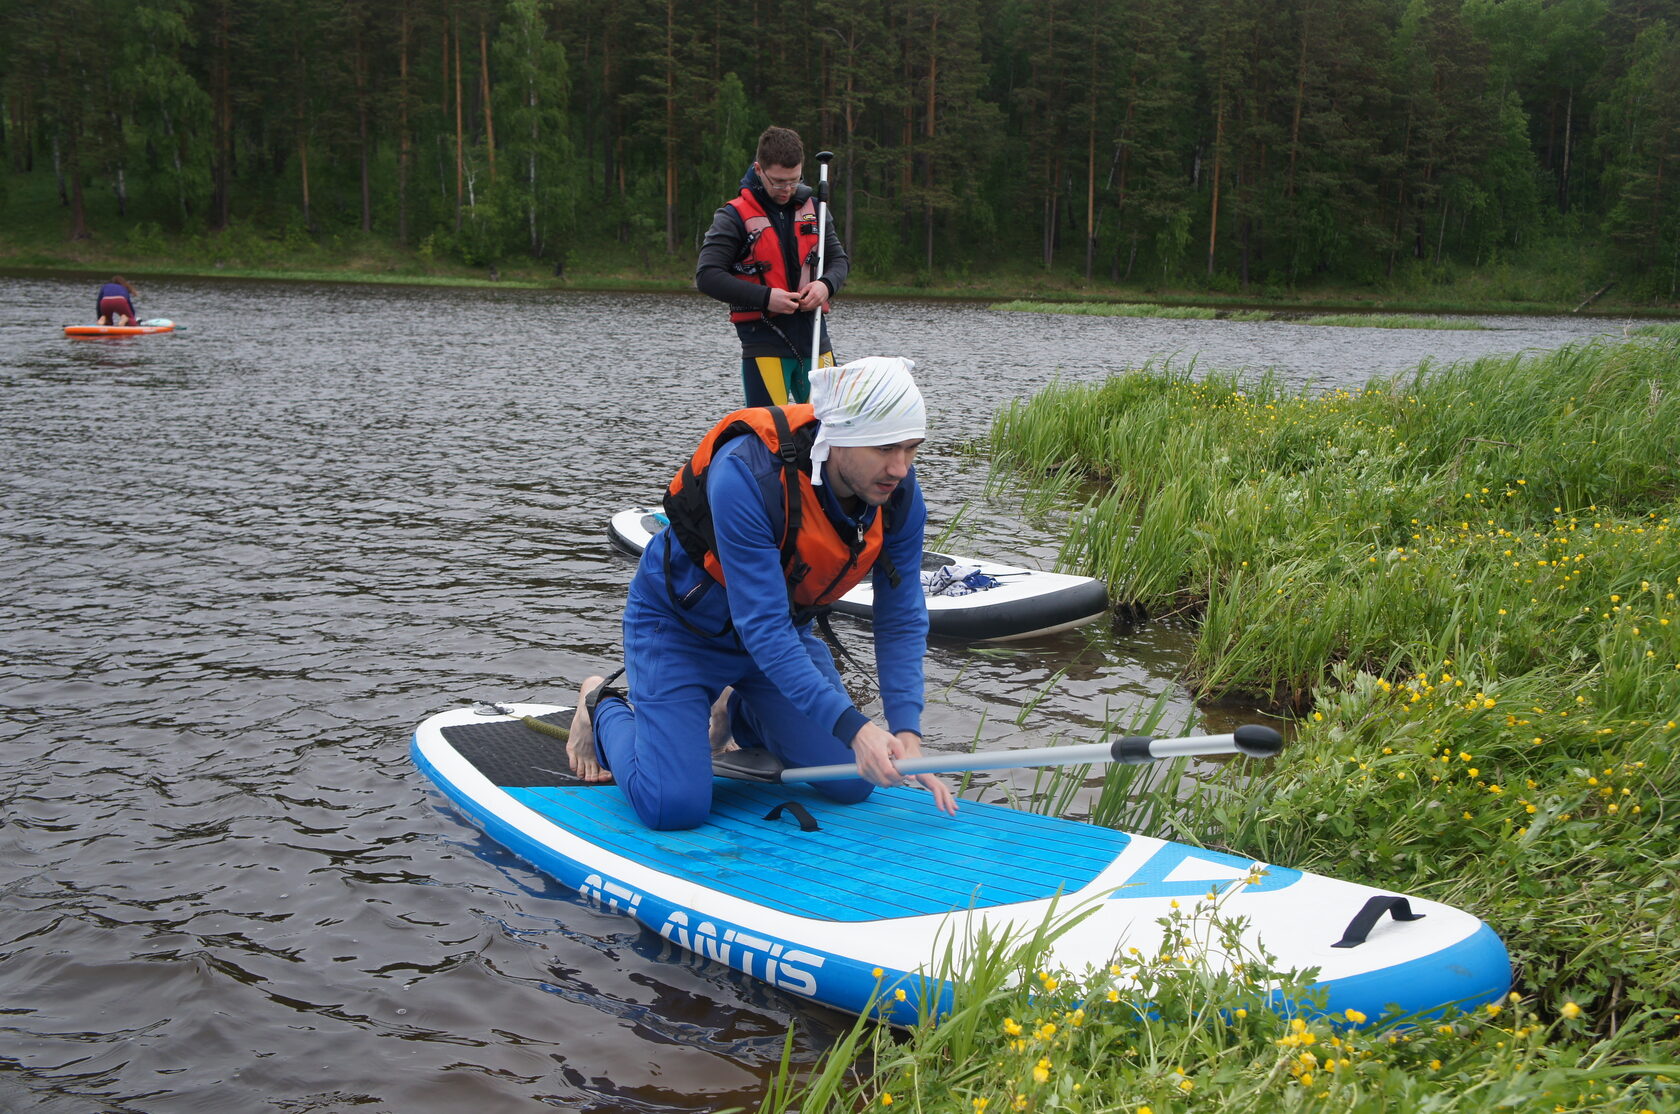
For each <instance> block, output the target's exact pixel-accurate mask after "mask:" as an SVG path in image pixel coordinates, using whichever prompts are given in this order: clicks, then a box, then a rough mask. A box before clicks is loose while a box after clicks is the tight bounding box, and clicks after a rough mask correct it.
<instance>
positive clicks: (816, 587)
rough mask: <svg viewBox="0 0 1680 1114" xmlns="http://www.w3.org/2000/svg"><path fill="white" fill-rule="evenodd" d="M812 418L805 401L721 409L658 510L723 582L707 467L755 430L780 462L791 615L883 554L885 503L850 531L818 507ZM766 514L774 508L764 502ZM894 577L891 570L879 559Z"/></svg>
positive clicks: (843, 589)
mask: <svg viewBox="0 0 1680 1114" xmlns="http://www.w3.org/2000/svg"><path fill="white" fill-rule="evenodd" d="M816 426H817V419H816V414H815V413H814V411H813V409H812V407H811V404H810V403H798V404H794V405H789V406H753V407H748V408H746V409H743V410H736V411H734V412H732V413H730V414H726V415H725V416H724V417H723V419H722V420H721V421H719V422H718V423H717V424H716V425H715V426H713V427H712V429H711V432H709V433H707V434H706V436H705V437H704V438H703V439H702V440H701V442H700V447H699V448H698V449H696V450H695V453H694V456H693V457H692V458H691V459H690V460H689V462H688V463H687V464H685V465H683V467H682V469H681V470H680V471H678V472H677V474H676V476H674V477H673V478H672V480H671V483H670V485H669V487H667V489H666V491H665V515H666V517H667V518H668V519H670V522H671V527H670V528H671V530H672V531H674V533H675V535H676V538H677V541H679V542H680V543H681V544H682V547H683V549H684V551H685V552H687V554H688V556H689V559H690V560H691V561H693V562H694V563H695V564H697V565H700V566H702V567H704V568H705V570H706V571H707V572H708V573H710V574H711V576H712V579H713V580H716V581H717V582H718V583H719V584H723V583H724V576H723V566H722V565H721V564H720V563H719V562H718V558H717V533H716V531H715V529H714V527H713V525H712V508H711V504H710V503H709V502H708V500H707V495H706V470H707V469H708V468H709V467H710V466H711V463H712V460H713V458H714V457H715V456H716V455H717V453H718V451H719V450H720V449H721V448H722V447H723V446H724V445H725V444H726V443H727V442H729V441H731V440H733V439H734V438H736V437H747V436H751V437H757V438H758V439H759V440H760V441H762V442H764V445H765V447H766V448H768V449H769V450H770V454H771V456H773V457H775V458H776V459H777V460H778V461H779V463H780V467H779V472H780V475H781V479H782V483H781V485H780V488H781V519H782V522H783V527H782V536H781V538H780V539H779V543H778V544H779V546H780V548H781V555H782V571H783V573H785V574H786V576H787V584H788V606H789V609H790V610H791V611H792V612H793V613H794V615H795V617H796V619H798V618H802V617H803V616H804V615H805V614H807V613H810V612H812V611H815V610H820V609H823V608H826V607H827V606H828V605H829V604H831V603H833V602H834V601H835V600H837V599H839V598H840V597H841V596H843V595H845V594H846V593H847V592H849V591H851V590H852V588H854V587H856V586H857V585H858V584H859V583H860V582H862V580H863V578H864V577H865V576H867V575H869V572H870V570H871V569H872V568H873V567H874V565H875V562H876V561H877V560H882V561H883V562H884V561H885V555H884V554H883V552H882V545H883V541H884V537H885V527H884V521H885V518H886V514H885V510H884V508H878V509H877V510H876V513H875V514H874V515H873V516H872V517H871V519H870V522H869V525H868V526H865V527H859V528H858V531H857V535H856V537H851V538H848V537H842V536H841V532H840V531H839V530H838V529H837V528H836V527H835V525H834V523H833V521H831V520H830V519H829V517H828V514H827V512H826V511H825V510H824V509H823V504H822V497H821V496H820V495H819V494H818V492H817V489H816V487H815V485H813V484H812V483H811V442H812V440H813V439H814V438H815V436H816ZM769 510H770V511H771V520H772V521H774V520H775V518H776V517H777V515H776V509H775V508H773V507H772V508H769ZM883 567H885V568H886V569H887V571H888V573H889V575H892V576H893V578H894V580H895V581H896V579H897V574H896V572H895V571H894V570H893V569H892V568H891V566H890V565H885V564H884V565H883Z"/></svg>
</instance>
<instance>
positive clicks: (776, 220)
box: [694, 166, 852, 359]
mask: <svg viewBox="0 0 1680 1114" xmlns="http://www.w3.org/2000/svg"><path fill="white" fill-rule="evenodd" d="M741 187H742V188H743V189H750V190H752V191H753V192H754V194H756V195H757V197H758V202H759V204H760V205H762V206H764V212H765V215H766V216H768V217H769V218H770V221H771V224H772V225H773V226H774V227H775V229H776V235H777V238H778V239H779V241H780V242H781V245H782V251H783V253H784V255H785V259H784V263H785V265H786V267H787V273H788V274H790V275H797V274H798V273H799V271H800V264H799V260H797V259H796V258H794V256H795V254H796V248H795V243H794V241H795V236H794V235H793V215H794V213H796V212H797V211H798V210H799V207H800V206H801V205H803V204H804V203H805V200H806V198H808V197H810V196H811V187H810V186H805V185H801V186H800V187H799V188H798V189H796V190H794V191H793V196H792V197H791V198H790V199H789V200H788V201H787V203H786V204H784V205H778V204H776V203H775V202H773V201H771V200H770V196H769V195H768V194H767V193H765V192H764V187H763V185H762V183H760V182H759V180H758V171H757V170H756V169H755V168H753V167H751V166H749V167H747V172H746V173H745V174H744V175H742V176H741ZM826 220H827V222H828V233H827V235H826V236H825V237H824V243H825V245H826V246H825V247H824V248H823V273H822V274H821V275H819V276H817V277H818V278H820V279H822V281H823V282H824V283H825V284H826V285H827V286H828V289H829V296H830V297H833V296H834V295H837V294H839V293H840V288H841V286H843V285H844V284H845V282H846V276H847V275H848V274H849V273H850V272H851V268H852V265H851V260H849V259H848V258H847V257H846V249H845V248H844V247H843V246H842V245H841V243H840V235H839V233H837V232H836V231H835V229H834V212H833V210H832V209H828V211H827V217H826ZM746 243H747V226H746V225H745V224H744V223H742V221H741V215H740V214H739V213H737V212H736V211H735V208H734V206H732V205H724V206H723V207H722V208H720V209H719V210H718V211H717V215H716V216H714V217H713V218H712V227H711V228H710V229H708V230H707V232H706V239H705V241H704V242H703V243H702V244H701V245H700V261H699V264H698V265H697V266H696V267H695V271H694V285H695V287H696V288H697V289H699V291H700V292H701V293H702V294H707V295H710V296H711V297H713V298H716V299H717V300H718V301H720V302H723V303H724V304H726V305H730V306H756V307H758V308H759V309H763V308H765V307H766V306H768V305H769V304H770V288H769V287H768V286H764V285H763V284H761V283H757V282H754V281H752V280H751V279H747V278H743V277H741V276H740V275H737V274H735V273H734V272H733V271H732V270H731V268H732V267H733V266H734V265H735V262H736V261H737V260H739V259H740V258H741V253H742V250H743V249H744V248H745V247H746ZM735 331H736V333H737V334H739V336H740V338H741V355H742V356H798V357H801V358H805V359H808V358H810V355H811V315H810V314H809V313H794V314H788V315H786V316H781V317H777V318H776V319H775V320H774V321H770V320H767V319H764V318H759V319H756V320H753V321H737V322H735ZM831 348H832V346H831V345H830V344H829V342H828V325H827V322H824V324H823V341H822V349H823V350H824V351H830V350H831Z"/></svg>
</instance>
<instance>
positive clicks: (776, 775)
mask: <svg viewBox="0 0 1680 1114" xmlns="http://www.w3.org/2000/svg"><path fill="white" fill-rule="evenodd" d="M1282 749H1283V736H1282V735H1279V734H1278V733H1277V732H1276V731H1275V730H1273V729H1272V728H1270V727H1265V726H1262V725H1261V724H1257V723H1247V724H1244V725H1243V726H1241V727H1239V728H1237V729H1236V730H1235V731H1234V732H1232V733H1231V734H1229V735H1191V736H1187V737H1185V738H1180V739H1151V738H1149V737H1148V736H1145V735H1128V736H1126V737H1125V738H1123V739H1116V740H1115V741H1114V742H1112V743H1086V744H1082V745H1079V746H1071V747H1038V748H1036V749H1033V750H982V751H974V752H972V753H969V754H924V755H922V756H921V757H920V758H900V759H898V760H897V761H895V762H894V763H893V765H894V766H896V767H897V768H898V772H899V773H901V774H905V775H910V774H948V773H957V772H960V771H964V770H1007V769H1012V768H1014V767H1019V766H1079V765H1084V764H1087V763H1103V762H1121V763H1125V764H1127V765H1136V764H1140V763H1143V762H1155V761H1158V760H1160V759H1163V758H1185V757H1202V756H1205V755H1215V754H1243V755H1247V756H1248V757H1250V758H1274V757H1276V756H1277V753H1278V752H1279V751H1281V750H1282ZM712 773H714V774H716V775H717V776H719V777H728V778H735V779H736V780H738V781H768V782H786V781H841V780H844V779H846V778H854V777H857V776H859V775H858V768H857V764H856V763H849V764H845V765H838V766H798V767H795V768H793V769H788V768H786V767H784V766H783V765H782V763H781V761H780V760H779V759H778V758H777V757H776V756H775V755H773V754H771V753H770V752H769V751H767V750H762V749H758V748H752V749H749V750H732V751H727V752H725V753H723V754H716V755H713V756H712Z"/></svg>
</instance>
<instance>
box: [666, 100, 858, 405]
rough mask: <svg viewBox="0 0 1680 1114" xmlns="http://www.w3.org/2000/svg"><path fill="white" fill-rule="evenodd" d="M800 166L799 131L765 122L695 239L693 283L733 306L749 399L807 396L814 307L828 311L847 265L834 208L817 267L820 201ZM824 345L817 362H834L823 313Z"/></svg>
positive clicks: (774, 401)
mask: <svg viewBox="0 0 1680 1114" xmlns="http://www.w3.org/2000/svg"><path fill="white" fill-rule="evenodd" d="M804 170H805V147H804V145H803V144H802V143H801V142H800V140H799V133H798V132H796V131H792V130H791V129H788V128H765V129H764V134H763V135H761V136H759V137H758V155H757V158H756V159H755V161H754V162H753V164H752V166H750V167H748V168H747V172H746V174H745V175H743V176H742V178H741V193H740V195H739V196H738V197H736V198H735V199H734V200H733V201H730V202H729V203H728V204H727V205H725V206H724V207H723V208H721V209H719V210H718V211H717V216H716V217H714V218H713V219H712V227H711V229H710V230H708V231H707V233H706V240H705V242H704V243H703V244H702V245H701V246H700V262H699V265H698V267H697V268H696V269H695V272H694V285H695V286H696V287H698V288H699V290H700V292H701V293H703V294H709V295H711V296H712V297H714V298H716V299H717V300H718V301H720V302H724V303H727V304H728V306H729V319H730V320H731V321H733V322H735V331H736V332H737V333H738V334H739V335H740V338H741V386H742V388H743V389H744V390H745V392H746V404H747V405H748V406H780V405H782V404H784V403H788V402H804V401H805V400H806V399H807V398H809V397H810V393H811V387H810V381H809V378H808V375H809V371H810V368H811V363H810V359H811V334H812V331H813V329H812V326H813V322H812V320H811V314H812V313H815V312H818V311H819V310H820V311H821V312H824V313H826V312H827V310H828V301H829V299H830V298H832V297H834V295H836V294H838V293H839V292H840V286H841V284H843V283H844V282H845V281H846V275H847V274H848V273H849V272H850V270H851V261H850V260H848V259H847V258H846V249H845V248H844V247H842V246H841V244H840V237H839V235H838V234H837V233H836V232H835V231H834V220H833V217H832V214H830V218H829V220H828V230H827V235H826V236H825V237H824V239H825V241H826V244H827V246H826V247H825V248H824V249H823V273H822V274H820V275H818V274H816V273H815V272H816V264H817V207H816V199H815V197H814V196H813V194H812V191H811V188H810V187H809V186H807V185H805V184H804V182H803V181H802V180H801V176H802V175H803V174H804ZM820 351H821V359H820V360H819V361H818V363H819V366H824V367H830V366H833V364H834V350H833V346H832V345H831V344H830V343H829V339H828V327H827V323H826V322H825V323H824V326H823V335H822V344H821V349H820Z"/></svg>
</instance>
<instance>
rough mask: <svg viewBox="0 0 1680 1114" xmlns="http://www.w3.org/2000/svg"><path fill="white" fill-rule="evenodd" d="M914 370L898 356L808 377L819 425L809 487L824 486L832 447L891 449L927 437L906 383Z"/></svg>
mask: <svg viewBox="0 0 1680 1114" xmlns="http://www.w3.org/2000/svg"><path fill="white" fill-rule="evenodd" d="M915 366H916V365H915V363H914V362H913V361H911V360H907V359H905V358H904V357H902V356H865V357H864V358H863V359H861V360H853V361H852V362H851V363H849V364H846V365H844V366H842V367H820V368H817V369H816V370H815V371H813V372H811V407H812V409H813V410H815V411H816V415H817V421H819V422H821V423H822V424H821V425H820V426H818V427H817V437H816V440H815V441H814V442H812V444H811V482H812V483H813V484H821V483H822V482H823V481H822V466H823V462H824V461H826V460H827V459H828V450H829V449H830V448H832V447H833V446H835V445H896V444H898V443H899V442H901V441H910V440H913V439H915V438H917V437H925V436H927V408H926V407H925V406H924V405H923V404H922V392H921V391H919V390H917V389H916V381H915V380H914V379H912V378H910V369H911V368H913V367H915Z"/></svg>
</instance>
